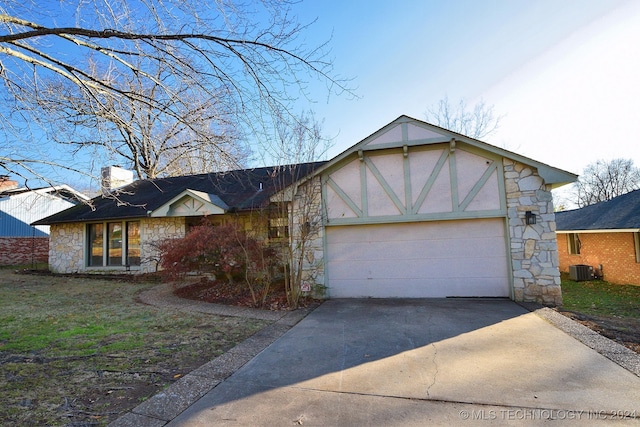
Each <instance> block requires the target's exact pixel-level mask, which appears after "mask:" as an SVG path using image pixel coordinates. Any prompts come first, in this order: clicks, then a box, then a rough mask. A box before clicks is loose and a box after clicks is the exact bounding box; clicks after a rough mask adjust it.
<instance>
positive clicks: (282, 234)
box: [269, 218, 289, 239]
mask: <svg viewBox="0 0 640 427" xmlns="http://www.w3.org/2000/svg"><path fill="white" fill-rule="evenodd" d="M287 237H289V224H288V221H287V218H274V219H271V220H269V238H270V239H281V238H287Z"/></svg>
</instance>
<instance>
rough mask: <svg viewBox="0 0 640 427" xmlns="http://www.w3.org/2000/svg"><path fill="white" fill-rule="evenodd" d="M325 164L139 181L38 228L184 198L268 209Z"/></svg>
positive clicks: (226, 207) (145, 211) (124, 214)
mask: <svg viewBox="0 0 640 427" xmlns="http://www.w3.org/2000/svg"><path fill="white" fill-rule="evenodd" d="M324 163H325V162H314V163H302V164H298V165H286V166H270V167H263V168H256V169H241V170H235V171H227V172H215V173H208V174H198V175H184V176H175V177H168V178H156V179H145V180H139V181H135V182H134V183H132V184H129V185H127V186H124V187H121V188H118V189H117V190H114V194H113V196H107V197H105V196H98V197H95V198H93V199H91V201H90V202H89V203H88V204H82V205H78V206H74V207H72V208H70V209H67V210H65V211H63V212H60V213H58V214H55V215H52V216H49V217H47V218H44V219H42V220H39V221H37V222H35V223H34V224H35V225H43V224H61V223H68V222H87V221H102V220H110V219H124V218H142V217H147V216H154V215H153V214H154V212H156V211H158V210H168V208H169V205H171V203H173V202H176V201H178V200H180V199H181V198H182V197H183V196H190V197H194V198H196V199H198V200H200V201H202V202H205V203H210V204H211V205H212V206H215V207H217V208H218V209H221V210H223V211H225V212H243V211H250V210H252V209H256V208H259V207H263V206H265V205H266V204H268V203H269V198H270V197H271V196H272V195H273V194H274V193H275V192H277V191H279V190H280V189H282V188H284V187H287V186H289V185H290V184H292V183H293V182H294V181H297V180H298V179H300V178H302V177H304V176H306V175H309V174H310V173H311V172H312V171H313V170H315V169H316V168H318V167H319V166H321V165H323V164H324ZM216 213H217V212H216Z"/></svg>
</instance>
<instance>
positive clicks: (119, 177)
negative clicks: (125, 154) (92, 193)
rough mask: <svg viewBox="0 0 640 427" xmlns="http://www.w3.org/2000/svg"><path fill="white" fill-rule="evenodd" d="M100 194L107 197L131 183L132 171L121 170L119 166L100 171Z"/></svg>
mask: <svg viewBox="0 0 640 427" xmlns="http://www.w3.org/2000/svg"><path fill="white" fill-rule="evenodd" d="M101 175H102V181H101V187H102V194H104V195H108V194H109V193H111V192H112V191H113V190H116V189H118V188H120V187H124V186H125V185H129V184H131V183H132V182H133V171H130V170H127V169H123V168H121V167H119V166H107V167H104V168H102V170H101Z"/></svg>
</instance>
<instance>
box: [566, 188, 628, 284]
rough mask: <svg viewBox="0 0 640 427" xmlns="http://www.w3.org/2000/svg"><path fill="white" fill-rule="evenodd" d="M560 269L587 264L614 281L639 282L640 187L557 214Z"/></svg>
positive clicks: (608, 279)
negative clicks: (609, 198)
mask: <svg viewBox="0 0 640 427" xmlns="http://www.w3.org/2000/svg"><path fill="white" fill-rule="evenodd" d="M556 224H557V231H556V233H557V236H558V255H559V258H560V271H562V272H569V269H570V266H573V265H587V266H590V267H591V268H592V270H593V273H594V275H596V276H598V277H603V278H604V279H605V280H607V281H609V282H611V283H617V284H632V285H640V190H636V191H632V192H630V193H627V194H623V195H622V196H618V197H616V198H613V199H611V200H608V201H606V202H600V203H596V204H594V205H590V206H586V207H584V208H581V209H575V210H571V211H565V212H557V213H556Z"/></svg>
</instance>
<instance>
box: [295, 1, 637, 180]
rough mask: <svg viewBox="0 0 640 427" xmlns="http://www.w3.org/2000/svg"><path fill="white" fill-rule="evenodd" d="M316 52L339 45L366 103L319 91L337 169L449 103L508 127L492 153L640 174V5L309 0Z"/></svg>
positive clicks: (303, 10) (337, 54)
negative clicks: (401, 119)
mask: <svg viewBox="0 0 640 427" xmlns="http://www.w3.org/2000/svg"><path fill="white" fill-rule="evenodd" d="M296 11H297V13H298V16H299V17H300V19H301V20H302V21H303V22H305V21H310V20H312V19H314V18H317V22H316V23H315V24H313V25H312V27H311V31H310V32H309V33H308V34H307V37H308V39H309V43H318V42H319V41H322V40H325V39H327V38H328V37H329V36H330V35H331V34H333V36H332V39H331V41H330V46H331V49H332V56H333V58H334V65H335V69H336V72H337V73H339V74H341V75H343V76H350V77H354V81H353V86H355V87H356V93H357V94H358V96H359V99H355V100H354V99H349V97H347V96H339V97H336V96H332V97H330V98H329V99H328V100H327V99H326V94H325V92H324V91H323V90H322V88H320V87H319V88H318V92H317V93H318V95H317V99H318V100H319V101H318V102H317V103H315V104H313V105H312V106H311V107H312V109H313V110H314V111H316V115H317V117H318V118H321V119H322V118H324V130H325V132H326V133H327V134H328V135H329V136H334V137H335V139H334V146H333V148H332V149H331V151H330V153H329V156H330V157H332V156H333V155H336V154H338V153H340V152H341V151H343V150H344V149H346V148H348V147H350V146H351V145H353V144H355V143H357V142H358V141H360V140H362V139H363V138H365V137H367V136H368V135H369V134H371V133H373V132H374V131H376V130H378V129H379V128H380V127H382V126H384V125H385V124H387V123H389V122H391V121H392V120H394V119H396V118H397V117H398V116H400V115H402V114H406V115H409V116H412V117H415V118H418V119H424V117H425V112H426V111H427V109H428V108H429V107H430V106H432V105H434V104H435V103H437V102H438V100H440V99H442V98H444V97H445V96H448V97H449V99H450V100H453V101H455V100H457V99H460V98H464V99H466V101H467V102H468V103H469V104H470V105H473V104H474V103H476V102H478V101H479V100H480V99H484V101H485V102H486V103H487V104H489V105H493V106H494V108H495V111H496V112H497V113H498V114H501V115H504V118H503V120H502V124H501V127H500V129H499V130H498V132H497V133H495V134H494V135H493V136H491V137H488V138H486V142H489V143H492V144H494V145H498V146H501V147H504V148H507V149H509V150H512V151H516V152H518V153H520V154H523V155H525V156H528V157H531V158H533V159H535V160H539V161H543V162H545V163H548V164H550V165H552V166H556V167H559V168H561V169H565V170H568V171H571V172H575V173H578V172H580V171H581V170H582V168H583V167H584V166H586V165H587V164H588V163H591V162H594V161H596V160H598V159H611V158H617V157H623V158H632V159H633V160H634V162H635V164H636V166H640V148H639V145H640V141H638V140H637V139H638V137H639V136H640V102H639V101H638V100H640V48H638V45H639V44H640V2H639V1H635V0H631V1H614V0H611V1H608V0H598V1H589V0H578V1H576V0H562V1H558V0H552V1H548V0H535V1H525V0H476V1H468V0H449V1H425V0H423V1H407V0H396V1H393V2H391V1H377V0H376V1H371V0H369V1H359V0H358V1H356V0H348V1H344V0H343V1H334V0H322V1H320V0H306V1H304V2H302V3H301V4H300V5H299V6H298V7H297V8H296Z"/></svg>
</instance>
